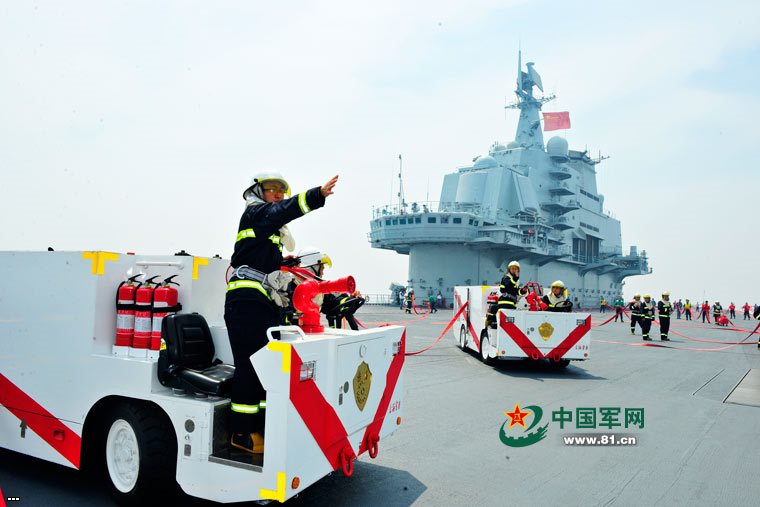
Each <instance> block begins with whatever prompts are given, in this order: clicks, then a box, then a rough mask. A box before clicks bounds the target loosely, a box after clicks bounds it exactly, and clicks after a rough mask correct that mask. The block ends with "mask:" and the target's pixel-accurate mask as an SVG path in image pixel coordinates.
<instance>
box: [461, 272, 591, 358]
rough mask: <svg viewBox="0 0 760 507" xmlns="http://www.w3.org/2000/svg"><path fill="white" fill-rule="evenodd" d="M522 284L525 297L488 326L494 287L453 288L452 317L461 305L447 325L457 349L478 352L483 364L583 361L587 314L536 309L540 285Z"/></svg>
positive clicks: (586, 353) (586, 347) (586, 350)
mask: <svg viewBox="0 0 760 507" xmlns="http://www.w3.org/2000/svg"><path fill="white" fill-rule="evenodd" d="M526 286H527V287H528V288H529V293H528V295H527V297H525V298H521V299H520V301H519V302H518V304H517V309H516V310H498V312H497V313H496V316H495V320H494V325H493V326H488V327H486V312H487V311H488V305H489V304H490V303H493V302H496V301H498V297H499V288H498V286H487V285H482V286H481V285H476V286H457V287H454V314H455V315H456V314H457V313H459V310H460V309H461V308H462V306H464V305H466V307H465V308H464V310H462V312H461V313H459V317H458V318H457V322H456V324H455V325H454V326H453V327H452V332H453V333H454V337H455V339H456V340H457V343H458V344H459V347H460V348H461V349H462V350H467V349H470V350H473V351H475V352H477V353H478V354H480V358H481V360H482V361H483V362H484V363H486V364H491V363H492V362H493V361H494V360H495V359H499V360H515V359H518V360H523V359H527V360H533V361H539V360H544V359H546V360H549V361H551V362H552V364H554V365H556V366H557V367H560V368H564V367H566V366H567V365H568V364H570V361H584V360H586V359H588V358H589V345H590V343H591V337H590V333H589V330H590V329H591V316H590V315H589V314H587V313H560V312H556V313H555V312H547V311H541V310H540V309H538V307H537V297H538V296H539V295H540V294H541V287H540V286H539V285H538V284H537V283H535V282H529V283H528V284H526Z"/></svg>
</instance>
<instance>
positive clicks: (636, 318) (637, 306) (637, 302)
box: [628, 292, 643, 334]
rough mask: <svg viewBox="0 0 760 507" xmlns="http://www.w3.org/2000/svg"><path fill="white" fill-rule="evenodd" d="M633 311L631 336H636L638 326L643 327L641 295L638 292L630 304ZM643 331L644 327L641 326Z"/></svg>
mask: <svg viewBox="0 0 760 507" xmlns="http://www.w3.org/2000/svg"><path fill="white" fill-rule="evenodd" d="M628 308H629V309H630V310H631V334H636V324H638V325H639V326H641V294H639V293H638V292H637V293H636V294H634V295H633V301H631V302H630V303H628ZM641 327H642V329H643V326H641Z"/></svg>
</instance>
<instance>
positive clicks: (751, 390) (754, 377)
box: [726, 369, 760, 407]
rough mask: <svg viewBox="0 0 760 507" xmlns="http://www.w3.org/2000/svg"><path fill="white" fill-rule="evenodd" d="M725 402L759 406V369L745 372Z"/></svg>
mask: <svg viewBox="0 0 760 507" xmlns="http://www.w3.org/2000/svg"><path fill="white" fill-rule="evenodd" d="M726 403H736V404H737V405H747V406H750V407H760V369H752V370H750V371H749V372H747V375H746V376H745V377H744V378H743V379H742V380H741V382H739V384H738V385H737V386H736V389H734V390H733V391H732V392H731V394H730V395H729V396H728V398H726Z"/></svg>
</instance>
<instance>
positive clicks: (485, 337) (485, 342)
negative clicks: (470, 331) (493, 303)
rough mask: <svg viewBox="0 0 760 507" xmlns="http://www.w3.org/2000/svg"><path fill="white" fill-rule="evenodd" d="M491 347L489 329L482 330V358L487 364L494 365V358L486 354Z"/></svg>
mask: <svg viewBox="0 0 760 507" xmlns="http://www.w3.org/2000/svg"><path fill="white" fill-rule="evenodd" d="M490 348H491V339H490V338H489V337H488V329H484V330H483V331H481V332H480V360H481V361H483V364H485V365H489V366H490V365H492V364H493V358H492V357H489V356H487V355H486V353H487V352H488V350H490Z"/></svg>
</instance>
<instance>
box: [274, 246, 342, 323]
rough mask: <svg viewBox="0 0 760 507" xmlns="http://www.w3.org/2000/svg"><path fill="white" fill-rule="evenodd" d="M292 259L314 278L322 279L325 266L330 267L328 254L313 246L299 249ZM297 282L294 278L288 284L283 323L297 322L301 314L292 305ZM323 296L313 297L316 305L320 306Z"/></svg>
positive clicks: (330, 262)
mask: <svg viewBox="0 0 760 507" xmlns="http://www.w3.org/2000/svg"><path fill="white" fill-rule="evenodd" d="M294 261H295V263H297V264H298V266H299V267H301V268H303V269H304V270H305V271H308V272H309V273H311V274H312V275H314V279H315V280H322V278H323V277H324V274H325V267H326V266H329V267H332V260H331V259H330V256H328V255H327V254H325V253H323V252H322V251H321V250H319V249H318V248H315V247H313V246H309V247H305V248H302V249H301V250H299V251H298V255H297V256H296V257H295V259H294ZM298 283H299V281H298V279H297V278H294V279H293V281H292V282H290V285H289V286H288V299H289V300H290V302H289V304H288V307H287V308H286V309H285V310H284V312H283V315H284V318H283V320H282V322H283V324H285V325H291V324H298V318H300V316H301V315H300V314H299V313H298V312H297V311H296V309H295V307H294V306H293V293H294V292H295V290H296V287H297V286H298ZM323 298H324V295H323V294H317V295H316V296H315V297H314V302H315V303H316V304H317V306H322V300H323Z"/></svg>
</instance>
